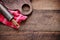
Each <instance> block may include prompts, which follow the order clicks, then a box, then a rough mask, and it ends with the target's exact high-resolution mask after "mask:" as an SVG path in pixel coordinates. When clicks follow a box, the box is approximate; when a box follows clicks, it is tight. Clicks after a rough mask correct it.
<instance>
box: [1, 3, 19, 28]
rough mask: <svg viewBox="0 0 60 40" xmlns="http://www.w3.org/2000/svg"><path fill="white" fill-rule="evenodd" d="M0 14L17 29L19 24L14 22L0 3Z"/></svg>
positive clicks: (12, 17)
mask: <svg viewBox="0 0 60 40" xmlns="http://www.w3.org/2000/svg"><path fill="white" fill-rule="evenodd" d="M0 12H1V13H2V14H3V16H4V17H5V18H6V19H7V20H9V21H11V22H12V23H13V24H14V25H15V26H16V27H17V28H19V24H18V23H17V22H16V21H15V20H14V16H13V15H12V14H11V13H10V12H9V11H8V9H7V8H6V7H5V6H4V5H3V4H1V3H0Z"/></svg>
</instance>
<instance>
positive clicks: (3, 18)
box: [0, 10, 27, 29]
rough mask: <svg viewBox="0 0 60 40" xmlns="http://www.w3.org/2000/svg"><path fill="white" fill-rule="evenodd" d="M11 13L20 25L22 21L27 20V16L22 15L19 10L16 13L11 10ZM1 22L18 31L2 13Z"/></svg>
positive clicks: (0, 14)
mask: <svg viewBox="0 0 60 40" xmlns="http://www.w3.org/2000/svg"><path fill="white" fill-rule="evenodd" d="M9 11H10V12H11V14H12V15H13V16H14V19H15V20H16V21H17V23H18V24H20V23H21V22H22V21H24V20H26V19H27V16H23V15H22V14H21V12H20V11H19V10H16V11H13V10H9ZM0 22H1V23H3V24H5V25H7V26H9V27H12V28H15V29H18V28H17V27H16V26H15V25H14V24H13V23H12V22H10V21H8V20H7V19H6V18H5V17H4V16H3V15H2V13H0Z"/></svg>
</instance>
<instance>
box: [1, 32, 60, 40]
mask: <svg viewBox="0 0 60 40" xmlns="http://www.w3.org/2000/svg"><path fill="white" fill-rule="evenodd" d="M0 40H60V32H0Z"/></svg>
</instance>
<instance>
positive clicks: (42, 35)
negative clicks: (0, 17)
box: [0, 0, 60, 40]
mask: <svg viewBox="0 0 60 40" xmlns="http://www.w3.org/2000/svg"><path fill="white" fill-rule="evenodd" d="M33 1H34V2H33V7H34V9H33V12H32V14H31V15H30V16H29V17H28V19H27V20H26V21H24V22H22V23H21V24H20V25H21V27H20V28H19V30H15V29H13V28H10V27H8V26H5V25H3V24H1V23H0V40H60V32H59V31H60V10H59V8H60V6H56V5H57V4H58V3H60V1H59V0H55V1H54V0H51V1H50V0H46V1H47V2H48V1H49V3H48V4H49V5H50V6H49V5H48V4H47V3H46V4H45V1H44V0H40V3H42V4H43V2H44V4H45V5H46V6H45V7H44V6H43V5H39V6H38V5H35V3H36V0H33ZM38 1H39V0H38ZM58 1H59V2H58ZM51 2H52V3H51ZM55 3H56V4H55ZM51 4H52V5H54V6H52V5H51ZM58 5H59V4H58ZM41 7H42V8H43V9H44V8H46V9H44V10H43V9H42V8H41ZM35 8H36V9H35ZM49 8H50V9H51V10H50V9H49ZM55 9H57V10H55Z"/></svg>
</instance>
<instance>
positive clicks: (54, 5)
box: [32, 0, 60, 10]
mask: <svg viewBox="0 0 60 40" xmlns="http://www.w3.org/2000/svg"><path fill="white" fill-rule="evenodd" d="M32 5H33V8H34V9H37V10H60V0H32Z"/></svg>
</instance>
